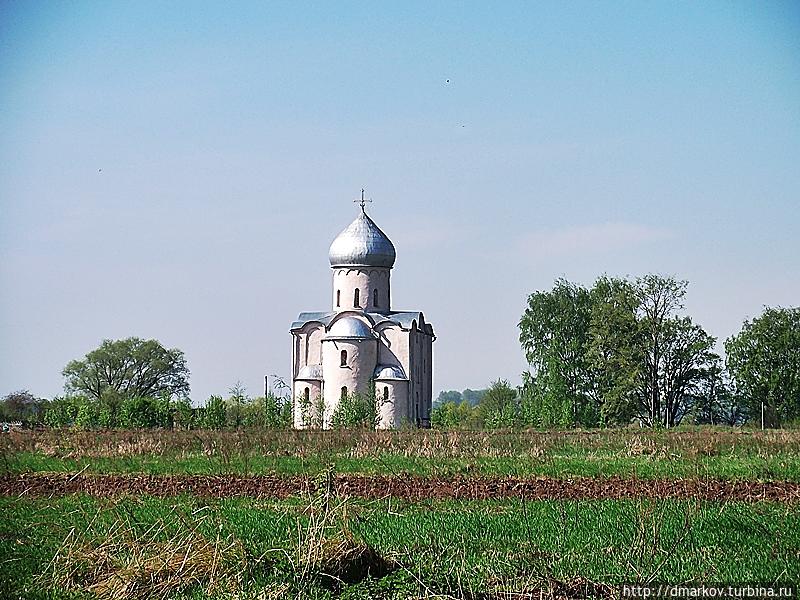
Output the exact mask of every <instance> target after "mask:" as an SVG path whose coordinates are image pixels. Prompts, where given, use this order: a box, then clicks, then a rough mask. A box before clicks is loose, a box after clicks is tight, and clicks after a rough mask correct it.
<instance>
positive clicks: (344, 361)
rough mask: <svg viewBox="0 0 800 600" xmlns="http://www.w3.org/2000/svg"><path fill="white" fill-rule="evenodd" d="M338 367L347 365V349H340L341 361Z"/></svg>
mask: <svg viewBox="0 0 800 600" xmlns="http://www.w3.org/2000/svg"><path fill="white" fill-rule="evenodd" d="M339 366H340V367H346V366H347V350H342V362H341V363H340V364H339Z"/></svg>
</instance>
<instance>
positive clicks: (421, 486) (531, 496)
mask: <svg viewBox="0 0 800 600" xmlns="http://www.w3.org/2000/svg"><path fill="white" fill-rule="evenodd" d="M318 485H320V484H319V483H318V482H317V481H315V480H312V479H310V478H307V477H281V476H277V475H257V476H250V477H244V476H236V475H221V476H210V475H173V476H159V475H89V474H74V475H70V474H68V473H64V474H53V473H47V474H46V473H25V474H17V475H2V476H0V495H2V496H33V497H41V496H63V495H67V494H76V493H84V494H89V495H92V496H120V495H151V496H160V497H169V496H178V495H181V494H187V495H192V496H198V497H206V498H226V497H236V496H247V497H253V498H287V497H290V496H297V495H300V494H304V493H307V492H313V491H314V490H315V489H316V488H317V487H318ZM331 486H332V488H333V491H334V492H335V493H337V494H339V495H342V496H352V497H357V498H368V499H377V498H384V497H388V496H391V497H394V498H402V499H405V500H410V501H416V500H429V499H459V500H487V499H494V498H524V499H527V500H559V499H561V500H563V499H569V500H585V499H626V498H627V499H631V498H652V499H658V498H684V499H700V500H738V501H743V502H761V501H770V502H783V503H792V504H794V503H798V502H800V483H796V482H790V481H768V482H753V481H726V480H713V479H712V480H706V479H677V480H664V479H626V478H620V477H608V478H595V477H576V478H573V479H556V478H551V477H536V478H531V479H522V478H515V477H504V478H467V477H436V478H424V477H415V476H408V477H390V476H360V475H337V476H335V477H334V478H333V479H332V482H331Z"/></svg>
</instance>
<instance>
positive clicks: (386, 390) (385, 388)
mask: <svg viewBox="0 0 800 600" xmlns="http://www.w3.org/2000/svg"><path fill="white" fill-rule="evenodd" d="M307 389H308V388H306V390H307ZM388 400H389V386H388V385H385V386H383V401H384V402H387V401H388Z"/></svg>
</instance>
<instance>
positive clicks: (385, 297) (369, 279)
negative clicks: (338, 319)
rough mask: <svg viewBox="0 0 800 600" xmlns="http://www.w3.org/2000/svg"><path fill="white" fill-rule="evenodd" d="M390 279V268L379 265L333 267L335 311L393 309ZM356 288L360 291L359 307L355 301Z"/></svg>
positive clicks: (385, 310)
mask: <svg viewBox="0 0 800 600" xmlns="http://www.w3.org/2000/svg"><path fill="white" fill-rule="evenodd" d="M389 280H390V269H384V268H377V267H363V268H362V267H337V268H335V269H333V291H332V293H333V296H332V306H333V311H334V312H340V311H343V310H360V311H362V312H363V311H367V312H388V311H389V310H391V289H390V284H389ZM356 289H358V291H359V306H357V307H356V306H354V302H353V300H354V298H355V290H356ZM375 290H378V304H377V306H376V305H375V303H374V291H375ZM337 297H338V300H339V303H338V305H337Z"/></svg>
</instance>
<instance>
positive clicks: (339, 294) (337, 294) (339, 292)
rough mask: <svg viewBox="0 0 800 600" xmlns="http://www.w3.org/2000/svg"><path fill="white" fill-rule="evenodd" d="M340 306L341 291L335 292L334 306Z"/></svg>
mask: <svg viewBox="0 0 800 600" xmlns="http://www.w3.org/2000/svg"><path fill="white" fill-rule="evenodd" d="M341 304H342V290H336V306H341Z"/></svg>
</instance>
